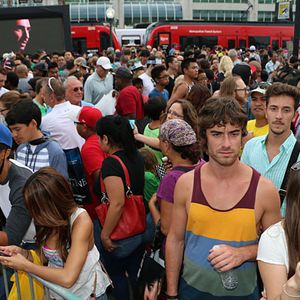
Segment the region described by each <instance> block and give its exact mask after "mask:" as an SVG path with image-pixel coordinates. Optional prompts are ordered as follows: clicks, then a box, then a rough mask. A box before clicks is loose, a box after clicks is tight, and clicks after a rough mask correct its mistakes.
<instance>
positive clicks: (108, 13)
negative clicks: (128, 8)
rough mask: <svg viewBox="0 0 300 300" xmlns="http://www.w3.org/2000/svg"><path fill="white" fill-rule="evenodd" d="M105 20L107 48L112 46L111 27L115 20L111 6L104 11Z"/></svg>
mask: <svg viewBox="0 0 300 300" xmlns="http://www.w3.org/2000/svg"><path fill="white" fill-rule="evenodd" d="M106 18H107V19H108V22H109V46H110V47H112V46H113V43H112V25H113V22H114V18H115V10H114V9H113V8H112V6H110V7H109V8H108V9H107V10H106Z"/></svg>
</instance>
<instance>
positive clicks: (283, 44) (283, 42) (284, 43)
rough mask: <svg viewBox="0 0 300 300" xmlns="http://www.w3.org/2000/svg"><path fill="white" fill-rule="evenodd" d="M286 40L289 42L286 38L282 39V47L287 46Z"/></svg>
mask: <svg viewBox="0 0 300 300" xmlns="http://www.w3.org/2000/svg"><path fill="white" fill-rule="evenodd" d="M288 42H289V41H288V40H283V41H282V48H287V43H288Z"/></svg>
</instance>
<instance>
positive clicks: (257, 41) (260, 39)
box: [248, 36, 270, 48]
mask: <svg viewBox="0 0 300 300" xmlns="http://www.w3.org/2000/svg"><path fill="white" fill-rule="evenodd" d="M248 45H249V46H251V45H254V46H256V48H267V46H269V45H270V37H269V36H249V39H248Z"/></svg>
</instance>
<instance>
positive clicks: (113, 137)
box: [96, 116, 137, 159]
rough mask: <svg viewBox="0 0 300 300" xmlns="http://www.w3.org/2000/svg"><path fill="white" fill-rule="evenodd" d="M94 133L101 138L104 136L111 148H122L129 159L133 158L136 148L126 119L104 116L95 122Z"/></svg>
mask: <svg viewBox="0 0 300 300" xmlns="http://www.w3.org/2000/svg"><path fill="white" fill-rule="evenodd" d="M96 132H97V134H98V135H99V136H100V137H101V138H102V137H103V136H104V135H106V136H107V138H108V142H109V144H110V145H111V146H117V147H119V148H122V149H123V150H124V151H125V153H126V155H127V156H128V158H129V159H132V158H134V157H135V155H136V153H137V148H136V145H135V139H134V135H133V130H132V128H131V126H130V124H129V121H128V119H126V118H124V117H121V116H105V117H103V118H101V119H100V120H99V121H98V122H97V125H96Z"/></svg>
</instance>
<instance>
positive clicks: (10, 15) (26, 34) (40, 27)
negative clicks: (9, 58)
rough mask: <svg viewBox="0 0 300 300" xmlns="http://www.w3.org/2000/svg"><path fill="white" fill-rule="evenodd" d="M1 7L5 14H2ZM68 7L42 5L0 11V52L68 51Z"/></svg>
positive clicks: (69, 48) (69, 34)
mask: <svg viewBox="0 0 300 300" xmlns="http://www.w3.org/2000/svg"><path fill="white" fill-rule="evenodd" d="M3 10H5V11H6V12H7V13H5V12H4V11H3ZM68 12H69V8H68V7H66V6H49V7H48V6H42V7H26V8H7V9H1V10H0V32H1V34H0V55H1V54H3V53H5V52H10V51H14V52H23V53H26V54H33V53H35V52H36V50H37V49H44V50H45V51H46V52H48V53H51V52H53V51H58V52H62V51H65V50H71V33H70V22H69V13H68Z"/></svg>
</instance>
